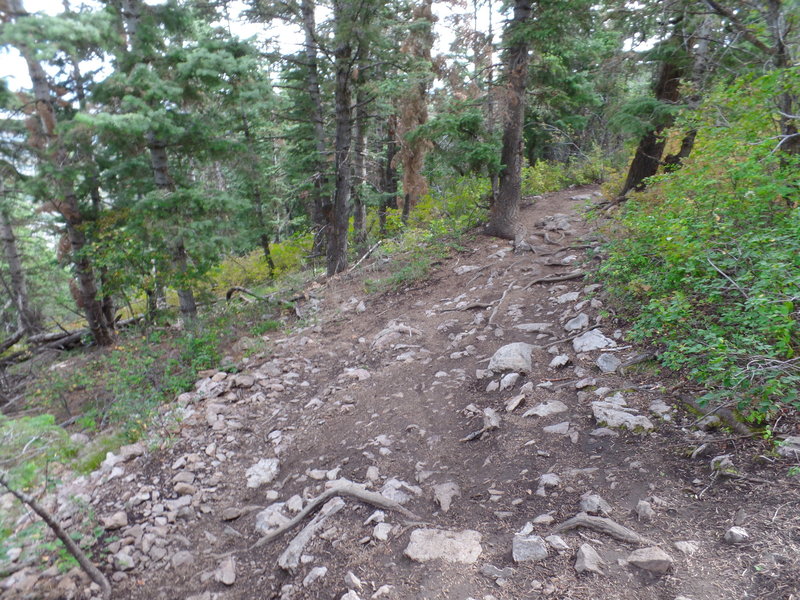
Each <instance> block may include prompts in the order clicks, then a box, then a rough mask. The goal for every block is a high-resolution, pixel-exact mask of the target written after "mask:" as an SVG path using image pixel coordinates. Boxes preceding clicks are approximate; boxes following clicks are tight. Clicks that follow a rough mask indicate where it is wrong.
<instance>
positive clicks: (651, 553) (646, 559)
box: [628, 546, 674, 574]
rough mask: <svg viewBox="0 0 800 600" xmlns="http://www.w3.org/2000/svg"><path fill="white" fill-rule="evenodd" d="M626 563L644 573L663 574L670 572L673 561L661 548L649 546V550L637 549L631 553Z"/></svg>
mask: <svg viewBox="0 0 800 600" xmlns="http://www.w3.org/2000/svg"><path fill="white" fill-rule="evenodd" d="M628 562H629V563H630V564H632V565H634V566H635V567H639V568H640V569H644V570H645V571H650V572H651V573H658V574H663V573H666V572H667V571H669V570H670V568H671V567H672V563H673V562H674V561H673V560H672V557H671V556H670V555H669V554H667V553H666V552H664V551H663V550H662V549H661V548H658V547H656V546H651V547H650V548H639V549H638V550H634V551H633V552H631V553H630V554H629V555H628Z"/></svg>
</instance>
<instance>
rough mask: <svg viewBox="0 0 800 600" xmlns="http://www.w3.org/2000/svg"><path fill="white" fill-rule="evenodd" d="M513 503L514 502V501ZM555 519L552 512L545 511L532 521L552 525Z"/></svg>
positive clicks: (536, 523)
mask: <svg viewBox="0 0 800 600" xmlns="http://www.w3.org/2000/svg"><path fill="white" fill-rule="evenodd" d="M512 504H513V503H512ZM553 521H555V519H554V518H553V515H551V514H550V513H544V514H542V515H539V516H538V517H536V518H535V519H534V520H533V521H531V522H532V523H533V524H534V525H550V524H551V523H552V522H553Z"/></svg>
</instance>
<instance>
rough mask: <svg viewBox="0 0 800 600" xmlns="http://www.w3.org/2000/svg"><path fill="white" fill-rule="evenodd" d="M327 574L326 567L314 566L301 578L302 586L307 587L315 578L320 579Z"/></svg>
mask: <svg viewBox="0 0 800 600" xmlns="http://www.w3.org/2000/svg"><path fill="white" fill-rule="evenodd" d="M327 574H328V567H314V568H313V569H311V570H310V571H309V572H308V575H306V576H305V577H304V578H303V587H306V588H307V587H309V586H310V585H312V584H313V583H314V582H315V581H316V580H317V579H322V578H323V577H325V575H327Z"/></svg>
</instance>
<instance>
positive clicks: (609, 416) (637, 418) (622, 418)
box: [592, 394, 654, 431]
mask: <svg viewBox="0 0 800 600" xmlns="http://www.w3.org/2000/svg"><path fill="white" fill-rule="evenodd" d="M592 413H593V414H594V418H595V420H596V421H597V423H598V424H599V425H603V426H605V427H624V428H625V429H628V430H630V431H652V430H653V429H654V427H653V423H652V422H651V421H650V419H648V418H647V417H645V416H644V415H640V414H636V411H635V410H634V409H632V408H630V407H629V406H627V403H626V402H625V399H624V398H623V397H622V394H614V395H613V396H611V397H610V398H606V399H604V400H595V401H594V402H592Z"/></svg>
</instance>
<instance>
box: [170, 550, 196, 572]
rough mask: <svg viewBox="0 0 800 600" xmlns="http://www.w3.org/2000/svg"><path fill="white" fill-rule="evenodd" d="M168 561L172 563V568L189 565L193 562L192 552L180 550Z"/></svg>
mask: <svg viewBox="0 0 800 600" xmlns="http://www.w3.org/2000/svg"><path fill="white" fill-rule="evenodd" d="M170 562H171V563H172V568H173V569H179V568H180V567H184V566H189V565H192V564H193V563H194V554H192V553H191V552H189V551H188V550H180V551H178V552H176V553H175V554H173V555H172V558H171V559H170Z"/></svg>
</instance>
